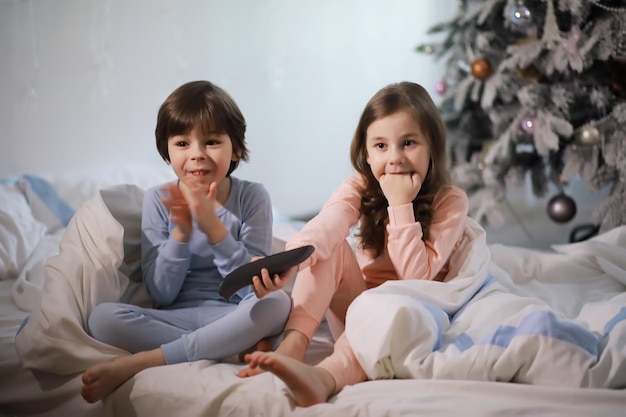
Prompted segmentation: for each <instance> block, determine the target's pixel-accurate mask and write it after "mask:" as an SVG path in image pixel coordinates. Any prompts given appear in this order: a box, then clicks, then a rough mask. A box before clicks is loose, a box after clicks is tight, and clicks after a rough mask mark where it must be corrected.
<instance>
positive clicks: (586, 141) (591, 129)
mask: <svg viewBox="0 0 626 417" xmlns="http://www.w3.org/2000/svg"><path fill="white" fill-rule="evenodd" d="M576 142H577V143H578V144H579V145H582V146H588V147H591V146H596V145H598V144H599V143H600V131H599V130H598V128H597V127H595V126H591V125H588V126H583V127H582V128H580V130H579V131H578V132H577V133H576Z"/></svg>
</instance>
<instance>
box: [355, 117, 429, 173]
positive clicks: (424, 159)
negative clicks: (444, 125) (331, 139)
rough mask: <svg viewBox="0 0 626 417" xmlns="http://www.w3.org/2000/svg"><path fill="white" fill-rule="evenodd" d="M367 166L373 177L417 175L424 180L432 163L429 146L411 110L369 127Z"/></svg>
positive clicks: (366, 141) (386, 118)
mask: <svg viewBox="0 0 626 417" xmlns="http://www.w3.org/2000/svg"><path fill="white" fill-rule="evenodd" d="M365 146H366V152H367V163H368V164H369V166H370V169H371V170H372V174H373V175H374V177H375V178H376V179H377V180H378V181H380V177H381V176H382V175H383V174H396V175H401V174H404V175H410V174H412V173H417V174H418V175H419V176H420V179H421V180H422V181H424V179H425V178H426V174H427V173H428V167H429V163H430V146H429V144H428V141H427V139H426V138H425V137H424V135H423V134H422V131H421V129H420V126H419V125H418V123H417V121H415V119H414V118H413V116H412V115H411V114H410V113H409V112H408V111H399V112H397V113H394V114H391V115H389V116H386V117H383V118H381V119H378V120H376V121H374V122H373V123H372V124H370V125H369V127H368V128H367V133H366V138H365Z"/></svg>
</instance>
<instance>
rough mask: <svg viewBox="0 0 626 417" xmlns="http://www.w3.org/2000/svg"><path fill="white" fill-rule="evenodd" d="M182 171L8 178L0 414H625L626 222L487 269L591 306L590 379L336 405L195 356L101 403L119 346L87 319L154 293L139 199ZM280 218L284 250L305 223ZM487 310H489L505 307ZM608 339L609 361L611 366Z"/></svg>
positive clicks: (1, 215)
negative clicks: (97, 367)
mask: <svg viewBox="0 0 626 417" xmlns="http://www.w3.org/2000/svg"><path fill="white" fill-rule="evenodd" d="M171 175H172V174H171V172H170V170H169V169H168V168H167V167H165V169H163V170H161V169H154V168H150V169H134V170H128V169H126V170H124V169H116V170H115V171H112V172H106V173H103V172H93V173H90V174H89V175H85V174H84V173H81V174H80V175H77V174H76V173H67V174H64V175H41V176H37V175H22V176H19V177H13V178H5V179H3V180H2V182H1V183H0V238H2V241H1V242H0V243H1V244H2V247H1V248H0V249H1V250H2V252H0V256H1V258H0V261H1V262H2V265H0V266H2V270H1V271H0V322H1V326H0V416H2V417H6V416H18V415H37V416H92V417H109V416H124V417H126V416H128V417H132V416H150V417H159V416H186V417H194V416H271V417H280V416H376V417H378V416H389V417H391V416H421V415H423V416H446V417H449V416H450V415H456V414H458V413H461V414H462V415H464V416H503V415H515V416H555V417H561V416H562V417H566V416H567V417H572V416H581V417H582V416H585V417H588V416H590V415H597V416H603V417H608V416H623V415H626V391H625V390H624V388H625V387H626V382H625V381H626V361H624V360H623V358H624V357H626V292H625V291H624V289H625V288H626V227H621V228H617V229H614V230H611V231H609V232H607V233H604V234H602V235H599V236H596V237H594V238H593V239H590V240H588V241H585V242H580V243H576V244H569V245H558V246H555V247H554V248H553V250H551V251H539V250H532V249H525V248H521V247H514V246H505V245H497V244H493V245H489V246H488V255H489V257H488V258H489V259H488V269H489V273H490V276H492V277H494V278H495V279H497V280H498V281H501V282H506V283H507V284H506V286H507V290H509V291H511V292H512V293H519V295H520V296H524V297H527V298H536V299H537V300H540V302H542V303H545V304H548V305H549V306H550V308H552V309H554V310H555V311H558V312H559V314H561V315H564V316H567V317H568V318H570V319H572V320H574V321H576V320H579V319H580V318H581V317H582V316H585V317H587V321H586V322H585V323H581V324H580V325H581V326H583V327H584V326H587V327H586V330H588V331H589V332H590V333H592V334H596V335H599V336H598V337H599V338H598V340H599V349H600V350H601V351H602V352H603V354H602V355H600V354H599V353H596V356H597V358H596V362H594V364H593V367H592V366H590V372H591V373H593V378H591V380H593V381H595V382H594V383H588V384H587V385H586V386H585V384H577V385H583V386H584V387H580V386H571V384H558V383H554V384H550V383H542V384H540V385H534V384H531V383H520V382H519V381H520V379H519V378H511V379H512V380H513V381H518V382H506V381H497V379H498V378H493V379H496V380H490V378H489V377H476V378H473V379H468V378H453V377H450V376H446V375H445V374H441V375H433V376H432V377H429V378H422V379H385V380H375V381H368V382H364V383H361V384H357V385H354V386H349V387H347V388H346V389H344V390H343V391H342V392H341V393H339V394H338V395H336V396H335V397H333V398H332V399H331V401H330V402H329V403H326V404H320V405H317V406H314V407H309V408H300V407H295V405H294V402H293V399H292V397H291V394H290V393H289V391H288V390H287V388H286V387H285V385H284V384H283V383H282V381H280V380H279V379H277V378H276V377H274V376H273V375H271V374H269V373H263V374H261V375H258V376H256V377H253V378H247V379H240V378H238V377H237V376H236V371H237V370H238V369H239V368H240V367H241V366H243V365H236V364H229V363H217V362H213V361H197V362H193V363H185V364H178V365H172V366H165V367H157V368H151V369H148V370H145V371H143V372H140V373H139V374H137V375H136V376H135V377H134V378H132V379H131V380H129V381H127V382H126V383H125V384H123V385H122V386H121V387H120V388H118V389H117V390H116V391H114V392H113V393H112V394H111V395H110V396H108V397H107V398H105V400H104V401H101V402H98V403H96V404H87V403H86V402H84V401H83V400H82V398H81V397H80V394H79V393H80V388H81V382H80V376H81V373H82V371H83V370H84V369H85V368H86V367H88V366H89V365H91V364H93V363H96V362H99V361H102V360H106V359H108V358H112V357H113V356H115V355H117V354H119V353H120V352H119V351H118V350H117V349H116V348H113V347H111V346H106V345H103V344H101V343H99V342H97V341H95V340H93V339H91V338H90V337H89V336H88V335H87V334H86V333H85V332H84V321H85V319H86V317H87V315H88V313H89V311H90V309H91V308H93V306H94V305H96V304H98V303H99V302H103V301H107V300H113V299H118V300H119V299H121V300H125V301H129V302H135V303H138V304H142V303H147V295H146V293H145V290H144V289H143V287H142V285H141V282H140V278H139V277H138V274H137V267H138V257H137V254H138V252H137V251H138V248H139V246H138V245H139V243H138V242H139V240H138V233H139V227H138V221H139V215H140V211H139V209H140V202H141V197H142V195H143V191H144V190H145V189H146V188H148V187H150V186H152V185H156V184H159V183H162V182H165V181H167V180H169V179H171V178H172V177H171ZM274 217H275V223H274V250H275V251H279V250H281V249H282V248H283V247H284V242H285V240H286V239H288V238H289V236H290V235H291V234H293V233H295V231H296V230H297V228H298V227H299V225H300V224H299V223H297V222H294V221H292V220H290V219H287V218H285V217H283V216H281V215H280V213H275V216H274ZM590 311H591V312H596V313H594V314H595V315H594V314H590V313H589V312H590ZM598 311H601V313H602V314H600V313H597V312H598ZM488 313H490V316H491V319H490V320H492V321H493V320H494V319H493V316H497V315H494V314H491V313H494V312H488ZM583 313H584V314H583ZM590 315H591V316H594V317H600V318H598V319H597V321H594V320H596V319H588V317H589V316H590ZM476 321H478V320H476ZM21 326H23V328H22V330H21V332H20V336H19V337H18V338H16V333H17V332H18V329H20V327H21ZM607 326H608V327H610V329H611V333H610V335H611V338H612V339H611V340H612V342H607V340H608V339H609V338H608V333H607V332H606V329H607ZM598 328H599V329H600V330H598ZM602 329H604V330H602ZM603 331H605V332H604V333H602V332H603ZM594 332H595V333H594ZM611 343H612V346H611V347H610V349H611V350H610V353H611V355H610V359H611V361H610V363H609V361H604V362H602V363H601V359H602V358H601V357H600V356H602V357H604V356H607V355H604V353H605V352H607V351H608V350H609V348H608V347H607V345H608V344H611ZM331 351H332V338H331V336H330V332H329V330H328V327H327V326H326V324H325V323H323V324H322V326H321V328H320V330H319V331H318V332H317V334H316V335H315V337H314V340H313V343H312V344H311V346H310V348H309V350H308V352H307V357H306V360H307V362H309V363H312V364H314V363H317V362H318V361H320V360H321V359H322V358H323V357H325V356H326V355H328V354H329V353H330V352H331ZM543 355H545V354H543ZM548 355H549V353H548ZM560 355H561V356H559V357H557V358H554V359H552V358H544V359H543V360H552V361H556V362H559V361H560V362H563V368H564V369H565V368H567V367H572V366H576V365H572V362H571V361H569V360H570V359H571V358H572V357H573V356H572V357H568V356H567V355H568V354H567V353H566V354H565V355H563V352H560ZM533 360H536V358H534V359H533ZM537 363H540V362H535V365H537ZM591 368H593V369H591Z"/></svg>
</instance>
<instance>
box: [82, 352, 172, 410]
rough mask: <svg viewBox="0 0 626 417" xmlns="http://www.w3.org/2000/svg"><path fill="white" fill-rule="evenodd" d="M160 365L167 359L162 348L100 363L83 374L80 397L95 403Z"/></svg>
mask: <svg viewBox="0 0 626 417" xmlns="http://www.w3.org/2000/svg"><path fill="white" fill-rule="evenodd" d="M159 365H165V358H164V357H163V352H162V350H161V349H160V348H159V349H155V350H151V351H147V352H139V353H135V354H133V355H127V356H118V357H117V358H114V359H112V360H110V361H107V362H102V363H99V364H97V365H94V366H92V367H91V368H89V369H87V370H86V371H85V372H83V376H82V381H83V388H82V389H81V392H80V395H82V397H83V398H84V399H85V401H87V402H88V403H95V402H96V401H98V400H101V399H103V398H104V397H106V396H107V395H109V394H110V393H111V392H112V391H113V390H115V389H116V388H117V387H119V386H120V385H122V384H123V383H124V382H126V381H128V380H129V379H130V378H132V377H133V376H135V375H136V374H137V373H139V372H140V371H142V370H144V369H146V368H150V367H152V366H159Z"/></svg>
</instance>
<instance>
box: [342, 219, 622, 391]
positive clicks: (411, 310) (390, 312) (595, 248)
mask: <svg viewBox="0 0 626 417" xmlns="http://www.w3.org/2000/svg"><path fill="white" fill-rule="evenodd" d="M502 249H503V248H502V247H500V250H501V255H502V256H500V257H498V254H499V253H498V251H499V247H498V246H494V247H492V248H491V250H489V248H488V247H487V246H486V245H485V243H484V232H482V231H481V229H480V227H479V226H478V225H476V224H475V223H474V222H473V221H470V222H469V224H468V227H467V230H466V239H465V241H464V243H463V245H462V246H461V251H460V253H459V255H457V259H454V260H453V264H454V265H455V267H454V268H452V270H451V273H453V274H454V275H453V276H450V275H449V280H446V281H447V282H432V281H423V280H408V281H394V282H387V283H385V284H383V285H381V286H380V287H378V288H375V289H372V290H370V291H367V292H366V293H364V294H362V295H361V296H360V297H359V298H358V299H357V300H356V301H355V302H354V303H353V304H352V305H351V306H350V309H349V311H348V319H347V326H346V335H347V337H348V340H349V341H350V343H351V345H352V347H353V349H354V350H355V353H356V355H357V358H358V360H359V362H360V363H361V365H362V366H363V368H364V369H365V370H366V372H367V374H368V376H369V377H370V378H371V379H383V378H417V379H432V378H436V379H462V380H484V381H513V382H520V383H528V384H537V385H558V386H572V387H596V388H623V387H626V348H625V346H626V292H624V290H625V289H626V288H625V286H624V285H625V284H626V226H624V227H621V228H618V229H615V230H612V231H611V232H609V233H607V234H604V235H601V236H599V237H596V238H595V239H592V240H590V241H587V242H583V243H579V244H575V245H563V246H557V247H555V249H556V250H557V251H558V252H559V253H550V254H548V253H541V252H537V251H529V250H525V249H521V248H520V249H519V251H518V252H516V253H517V255H516V256H513V252H512V251H511V250H510V249H508V250H506V251H504V250H502ZM490 254H492V255H494V258H495V259H494V260H495V263H493V262H492V261H491V260H490ZM498 263H500V264H501V265H502V266H504V267H506V270H507V271H509V272H510V273H507V272H505V270H504V269H502V268H500V267H498V265H497V264H498Z"/></svg>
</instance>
